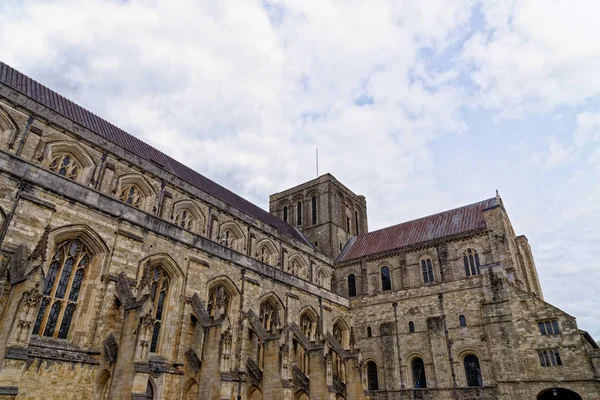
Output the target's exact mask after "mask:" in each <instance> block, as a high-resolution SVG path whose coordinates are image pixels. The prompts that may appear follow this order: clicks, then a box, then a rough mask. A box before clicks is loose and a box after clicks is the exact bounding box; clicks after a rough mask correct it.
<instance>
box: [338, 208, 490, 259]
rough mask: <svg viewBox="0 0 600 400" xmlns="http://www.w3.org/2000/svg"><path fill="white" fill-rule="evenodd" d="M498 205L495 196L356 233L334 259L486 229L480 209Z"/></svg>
mask: <svg viewBox="0 0 600 400" xmlns="http://www.w3.org/2000/svg"><path fill="white" fill-rule="evenodd" d="M496 205H500V200H499V199H497V198H496V197H494V198H491V199H487V200H483V201H480V202H479V203H475V204H470V205H468V206H463V207H459V208H455V209H453V210H448V211H444V212H441V213H439V214H434V215H430V216H428V217H423V218H419V219H415V220H413V221H408V222H404V223H401V224H398V225H394V226H390V227H388V228H383V229H380V230H378V231H373V232H369V233H366V234H364V235H360V236H358V237H356V238H355V240H354V241H353V242H351V243H349V244H348V247H347V248H345V249H344V251H343V252H342V254H341V255H340V256H339V257H338V259H337V260H336V261H338V262H346V261H349V260H354V259H357V258H361V257H365V256H369V255H373V254H378V253H384V252H387V251H391V250H395V249H400V248H402V247H407V246H410V245H415V244H418V243H423V242H428V241H430V240H434V239H440V238H443V237H447V236H453V235H457V234H460V233H463V232H470V231H477V230H483V229H485V228H486V225H485V220H484V218H483V210H485V209H486V208H490V207H494V206H496Z"/></svg>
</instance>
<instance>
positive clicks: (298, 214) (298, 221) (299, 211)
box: [296, 201, 302, 225]
mask: <svg viewBox="0 0 600 400" xmlns="http://www.w3.org/2000/svg"><path fill="white" fill-rule="evenodd" d="M296 225H302V202H301V201H299V202H298V204H297V205H296Z"/></svg>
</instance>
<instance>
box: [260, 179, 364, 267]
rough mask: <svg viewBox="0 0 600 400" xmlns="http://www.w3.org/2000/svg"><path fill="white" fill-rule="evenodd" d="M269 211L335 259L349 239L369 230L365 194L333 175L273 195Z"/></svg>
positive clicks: (270, 198) (270, 199)
mask: <svg viewBox="0 0 600 400" xmlns="http://www.w3.org/2000/svg"><path fill="white" fill-rule="evenodd" d="M269 212H270V213H271V214H273V215H275V216H276V217H278V218H280V219H282V220H284V221H285V222H287V223H289V224H290V225H292V226H295V227H297V228H298V229H299V230H300V231H302V232H303V233H304V234H305V235H306V236H307V237H308V239H309V240H310V242H311V243H312V244H313V245H314V246H315V247H316V248H317V249H319V251H321V252H323V253H325V254H327V255H328V256H330V257H332V258H335V257H337V256H338V255H339V254H340V253H341V251H342V249H343V248H344V246H345V245H346V243H347V242H348V239H350V238H351V237H353V236H358V235H360V234H364V233H367V232H368V224H367V201H366V200H365V197H364V196H361V195H357V194H355V193H353V192H352V191H351V190H350V189H348V188H347V187H346V186H344V185H342V184H341V183H340V182H339V181H338V180H337V179H336V178H335V177H334V176H333V175H331V174H325V175H321V176H320V177H318V178H316V179H313V180H311V181H308V182H306V183H303V184H301V185H298V186H295V187H292V188H290V189H287V190H284V191H282V192H279V193H275V194H273V195H271V196H270V197H269Z"/></svg>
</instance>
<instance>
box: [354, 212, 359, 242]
mask: <svg viewBox="0 0 600 400" xmlns="http://www.w3.org/2000/svg"><path fill="white" fill-rule="evenodd" d="M354 233H355V234H356V236H358V211H354Z"/></svg>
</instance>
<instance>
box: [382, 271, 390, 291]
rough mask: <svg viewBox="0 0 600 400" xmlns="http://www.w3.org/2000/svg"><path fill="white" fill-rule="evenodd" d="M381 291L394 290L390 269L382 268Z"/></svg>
mask: <svg viewBox="0 0 600 400" xmlns="http://www.w3.org/2000/svg"><path fill="white" fill-rule="evenodd" d="M381 290H384V291H385V290H392V279H391V277H390V269H389V268H388V267H383V268H381Z"/></svg>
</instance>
